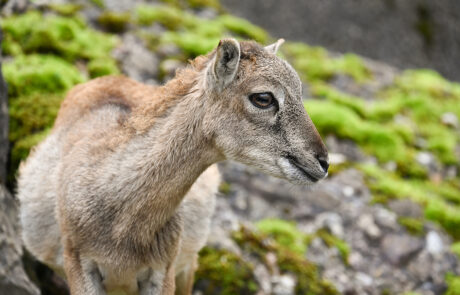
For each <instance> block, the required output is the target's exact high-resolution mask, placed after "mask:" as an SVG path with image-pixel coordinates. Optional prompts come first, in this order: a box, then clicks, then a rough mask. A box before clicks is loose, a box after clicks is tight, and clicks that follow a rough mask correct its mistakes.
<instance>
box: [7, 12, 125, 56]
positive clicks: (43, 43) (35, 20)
mask: <svg viewBox="0 0 460 295" xmlns="http://www.w3.org/2000/svg"><path fill="white" fill-rule="evenodd" d="M1 26H2V29H3V31H4V34H5V36H7V37H6V42H7V43H8V44H6V45H4V46H3V49H4V50H5V53H6V54H10V55H15V54H16V55H17V54H19V53H27V54H29V53H36V52H38V53H41V52H45V53H54V54H56V55H59V56H61V57H62V58H64V59H67V60H69V61H74V60H76V59H86V60H87V59H93V58H100V57H106V56H108V55H109V53H110V51H111V50H112V48H113V47H114V46H115V44H116V42H117V38H116V37H115V36H112V35H107V34H103V33H100V32H97V31H94V30H92V29H90V28H88V27H87V26H86V25H85V24H84V23H83V21H82V20H80V19H78V18H75V17H62V16H55V15H47V16H44V15H42V14H40V13H39V12H37V11H29V12H27V13H25V14H21V15H18V16H12V17H9V18H6V19H4V20H3V22H2V23H1ZM11 43H13V44H11ZM17 46H20V48H21V52H17V49H15V48H17Z"/></svg>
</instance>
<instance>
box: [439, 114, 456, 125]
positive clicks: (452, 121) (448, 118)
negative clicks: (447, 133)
mask: <svg viewBox="0 0 460 295" xmlns="http://www.w3.org/2000/svg"><path fill="white" fill-rule="evenodd" d="M441 122H442V123H443V124H444V125H447V126H450V127H453V128H457V127H458V117H457V115H455V114H454V113H450V112H449V113H444V114H442V116H441Z"/></svg>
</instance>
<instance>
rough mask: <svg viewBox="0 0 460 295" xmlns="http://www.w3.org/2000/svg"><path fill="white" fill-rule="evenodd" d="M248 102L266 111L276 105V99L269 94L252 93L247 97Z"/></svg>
mask: <svg viewBox="0 0 460 295" xmlns="http://www.w3.org/2000/svg"><path fill="white" fill-rule="evenodd" d="M249 100H250V101H251V102H252V104H253V105H254V106H256V107H258V108H259V109H268V108H269V107H271V106H272V105H274V104H275V103H276V99H275V98H274V97H273V94H271V93H270V92H263V93H253V94H251V95H249Z"/></svg>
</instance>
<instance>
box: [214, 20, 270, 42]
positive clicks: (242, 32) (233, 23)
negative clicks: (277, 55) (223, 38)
mask: <svg viewBox="0 0 460 295" xmlns="http://www.w3.org/2000/svg"><path fill="white" fill-rule="evenodd" d="M218 23H220V24H222V25H223V26H224V27H225V28H226V29H227V30H229V31H231V32H232V33H235V34H237V35H239V36H241V37H243V38H249V39H253V40H256V41H257V42H259V43H266V42H267V39H268V34H267V32H265V31H264V30H263V29H261V28H260V27H258V26H255V25H253V24H251V23H250V22H248V21H247V20H245V19H242V18H238V17H235V16H233V15H229V14H225V15H222V16H220V17H219V18H218Z"/></svg>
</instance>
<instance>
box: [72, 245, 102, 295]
mask: <svg viewBox="0 0 460 295" xmlns="http://www.w3.org/2000/svg"><path fill="white" fill-rule="evenodd" d="M64 271H65V273H66V276H67V280H68V283H69V287H70V294H72V295H105V294H106V293H105V291H104V288H103V285H102V277H101V275H100V273H99V270H98V268H97V265H96V263H95V262H93V261H91V260H86V259H82V258H81V256H80V252H79V250H78V249H75V248H74V247H73V243H72V242H71V241H70V239H65V240H64Z"/></svg>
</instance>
